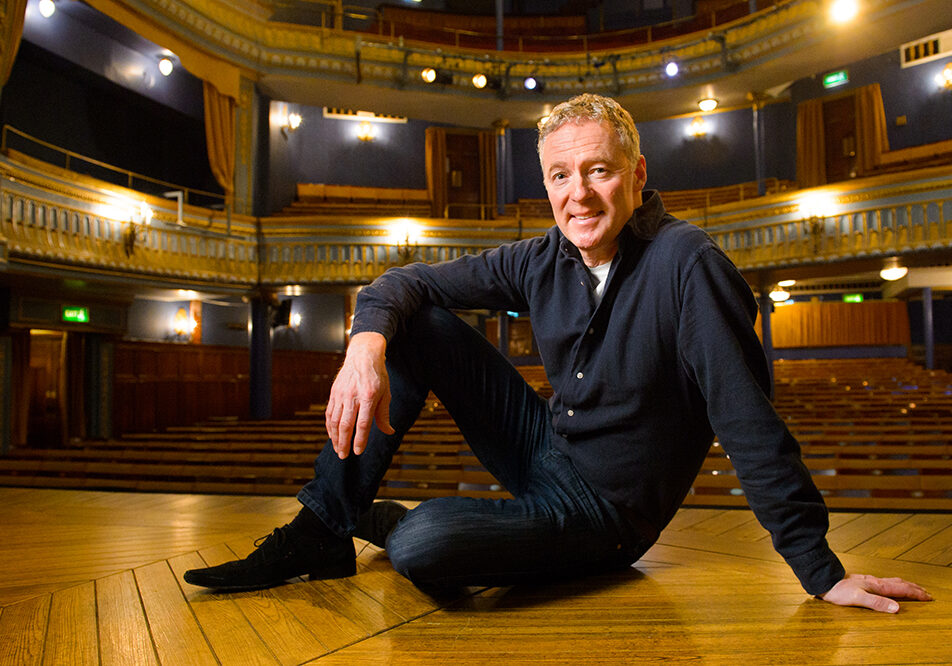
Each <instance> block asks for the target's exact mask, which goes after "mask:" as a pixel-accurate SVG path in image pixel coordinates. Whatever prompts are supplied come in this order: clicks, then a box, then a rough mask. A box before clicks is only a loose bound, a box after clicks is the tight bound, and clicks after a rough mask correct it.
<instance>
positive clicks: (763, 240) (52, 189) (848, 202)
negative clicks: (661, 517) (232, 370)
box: [0, 157, 952, 288]
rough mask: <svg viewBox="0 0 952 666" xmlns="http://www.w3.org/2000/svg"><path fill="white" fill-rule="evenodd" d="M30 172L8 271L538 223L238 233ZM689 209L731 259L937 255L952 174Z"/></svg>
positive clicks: (383, 243)
mask: <svg viewBox="0 0 952 666" xmlns="http://www.w3.org/2000/svg"><path fill="white" fill-rule="evenodd" d="M29 174H30V172H28V171H26V170H18V167H17V165H16V164H15V163H13V162H11V161H10V160H8V159H5V158H2V157H0V245H2V246H4V249H5V253H2V254H5V255H6V256H7V262H8V270H10V269H12V268H13V266H12V265H14V264H16V263H17V262H21V263H24V264H30V265H33V266H35V265H37V264H41V265H46V266H49V267H50V268H56V269H58V270H64V269H65V270H69V269H70V268H74V269H76V270H82V271H88V270H94V271H99V272H104V273H121V274H125V275H137V276H142V277H146V278H153V279H160V280H162V281H163V282H173V283H178V284H181V285H182V286H188V285H194V284H209V283H212V284H221V285H230V286H232V287H236V288H245V287H247V288H253V287H254V286H256V285H260V284H263V285H282V284H308V283H314V284H317V283H323V284H328V283H331V284H363V283H367V282H370V281H371V280H373V279H374V278H375V277H377V276H378V275H380V274H381V273H382V272H383V271H385V270H386V269H387V268H389V267H391V266H395V265H399V264H404V263H407V262H410V261H425V262H430V263H432V262H437V261H443V260H448V259H454V258H456V257H459V256H461V255H464V254H472V253H477V252H480V251H482V250H484V249H486V248H488V247H493V246H496V245H499V244H501V243H504V242H507V241H510V240H513V239H514V238H516V237H517V235H522V234H523V233H524V234H525V235H533V234H538V233H542V232H543V227H542V226H539V227H535V226H533V227H532V228H529V229H523V230H522V231H521V232H520V231H518V230H519V227H518V220H516V219H515V218H513V219H512V220H511V222H512V223H511V224H507V221H506V220H507V218H502V219H497V220H495V221H494V222H493V226H492V227H487V226H485V223H484V222H480V221H478V220H445V219H431V220H419V222H420V223H421V225H422V227H423V229H422V234H421V238H420V241H419V243H418V244H412V245H410V244H402V245H395V244H393V243H392V242H389V241H388V240H387V237H386V231H385V229H384V227H385V225H386V222H387V220H384V219H381V218H379V217H374V218H362V217H360V216H351V217H352V219H349V220H347V222H346V224H339V225H337V226H333V227H331V226H329V225H330V224H331V223H330V222H327V223H321V224H319V225H317V226H315V224H314V223H313V222H312V221H304V222H302V221H300V219H299V218H296V217H294V216H289V217H287V218H286V219H283V220H281V224H280V225H275V226H274V229H273V230H269V226H270V223H271V222H274V221H275V219H276V218H269V225H261V226H262V230H261V232H260V233H255V232H254V230H253V227H252V226H251V225H252V223H253V222H254V220H253V219H251V218H249V219H248V220H245V221H244V222H243V226H242V229H244V233H228V232H226V231H225V229H226V227H224V226H223V224H222V223H220V222H219V223H217V224H212V223H209V225H208V226H207V227H206V228H196V227H195V226H180V225H176V224H175V222H174V219H175V218H174V213H172V212H171V211H170V210H168V209H166V210H162V211H159V214H158V215H157V219H156V220H154V221H153V222H152V224H148V225H147V224H141V223H140V224H137V223H135V222H134V221H132V220H129V219H123V220H121V221H116V217H115V216H112V217H111V216H110V215H109V214H108V212H104V210H105V209H104V206H107V205H108V204H109V199H108V197H106V196H105V195H96V194H95V190H94V189H90V188H88V187H80V186H77V185H72V186H71V185H70V183H69V181H68V180H67V179H65V178H64V177H63V176H62V175H61V174H60V175H58V176H56V177H55V178H54V177H52V176H51V177H50V178H48V179H46V180H44V179H42V178H34V179H32V180H31V179H30V178H29V177H28V176H29ZM813 195H826V199H827V205H828V206H831V207H832V208H825V209H816V208H810V207H809V206H808V205H807V204H806V203H805V201H806V200H807V199H808V198H809V197H810V196H813ZM97 196H98V197H99V199H97ZM158 201H161V200H158ZM166 203H167V204H168V205H169V206H171V205H172V204H171V202H166ZM210 213H212V214H214V212H213V211H210ZM698 214H699V215H701V217H700V218H699V219H695V220H692V219H690V218H689V221H694V222H696V223H698V224H701V225H702V226H704V227H705V228H706V230H707V231H708V232H709V233H710V234H711V235H712V236H713V237H714V239H715V240H716V241H717V242H718V243H719V244H720V246H721V247H723V248H724V250H725V251H726V252H727V253H728V254H729V255H730V256H731V258H732V259H733V260H734V261H735V263H736V264H737V265H738V266H739V267H740V268H741V269H742V270H757V269H762V268H782V267H789V266H803V265H809V264H820V263H826V264H832V263H836V262H845V261H848V260H852V259H859V258H864V257H875V256H879V255H896V254H899V255H903V254H915V253H921V252H929V253H934V252H935V251H937V250H950V249H952V177H950V176H949V175H948V174H947V169H944V168H937V169H931V170H922V171H918V172H912V173H906V174H896V175H890V176H879V177H876V178H873V179H866V180H864V181H853V182H852V183H849V184H846V185H844V187H843V188H840V189H839V190H836V188H834V186H826V187H825V188H818V189H817V190H801V191H796V192H785V193H781V194H776V195H772V196H768V197H762V198H758V199H750V200H745V201H742V202H736V203H732V204H726V205H724V206H719V207H714V208H712V209H710V210H708V211H704V212H703V213H701V212H699V213H698ZM943 256H948V254H946V255H943Z"/></svg>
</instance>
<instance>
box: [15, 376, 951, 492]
mask: <svg viewBox="0 0 952 666" xmlns="http://www.w3.org/2000/svg"><path fill="white" fill-rule="evenodd" d="M519 371H520V372H521V373H522V374H523V376H524V377H526V379H527V381H528V382H529V383H530V384H531V385H532V386H535V387H537V388H538V390H539V392H540V393H542V394H551V388H550V387H549V386H548V382H547V380H546V378H545V372H544V370H543V369H542V368H541V367H538V366H523V367H520V368H519ZM775 373H776V377H777V392H778V396H777V400H776V406H777V409H778V411H779V412H780V414H781V416H783V417H784V418H785V420H786V423H787V425H788V427H789V428H790V430H791V432H792V433H793V434H794V435H795V436H796V438H797V439H798V441H799V442H800V445H801V451H802V455H803V460H804V464H805V465H806V467H807V469H809V470H810V472H811V474H812V475H813V477H814V479H815V481H816V484H817V486H818V487H819V488H820V490H821V492H822V493H823V494H824V496H825V497H826V499H827V501H828V503H829V504H830V506H832V507H835V508H839V507H849V508H856V509H876V508H883V509H915V508H916V507H920V508H922V509H928V510H949V509H952V395H950V394H952V388H950V387H952V375H950V374H949V373H944V372H939V371H925V370H923V369H922V368H921V367H918V366H915V365H913V364H911V363H909V362H908V361H905V360H904V359H873V360H868V359H866V360H856V361H852V360H851V361H802V362H801V361H783V362H778V363H776V364H775ZM824 373H825V374H824ZM910 403H914V404H915V407H912V406H910ZM323 409H324V406H323V405H320V404H316V405H312V406H311V407H310V408H309V409H308V410H305V411H303V412H301V413H300V414H299V415H298V416H296V417H295V418H293V419H284V420H275V421H265V422H262V421H239V420H237V419H227V418H226V419H222V418H219V419H211V420H209V421H208V422H204V423H200V424H196V425H195V426H192V427H176V428H170V429H168V430H167V431H165V432H162V433H136V434H127V435H125V436H123V437H121V438H117V439H113V440H107V441H96V442H81V443H79V444H78V445H76V446H69V447H66V448H62V449H47V450H44V449H26V450H14V451H13V452H12V453H11V455H8V456H5V457H3V458H0V484H7V485H44V486H51V487H77V488H116V489H129V490H156V491H165V492H215V493H243V494H256V493H260V494H280V495H289V494H294V493H296V492H297V490H298V489H299V487H300V485H301V484H303V483H305V482H306V481H307V480H309V479H310V478H311V475H312V463H313V458H314V456H315V455H316V453H317V452H318V451H319V449H320V448H321V447H322V446H324V443H325V441H326V436H325V433H324V424H323ZM443 495H462V496H471V497H489V498H499V497H506V496H508V494H507V492H506V491H505V489H503V488H502V487H500V485H499V484H498V482H497V481H496V480H495V479H494V478H493V477H492V476H491V475H490V474H489V473H488V472H487V471H486V470H485V469H484V468H483V467H482V466H481V465H480V463H479V461H478V460H477V459H476V457H475V456H474V455H473V453H472V451H471V450H470V449H469V447H468V445H467V444H466V442H465V441H464V440H463V437H462V435H461V434H460V432H459V430H458V428H457V427H456V425H455V423H454V422H453V420H452V418H450V416H449V414H448V413H447V412H446V410H445V408H443V406H442V405H441V404H440V403H439V401H438V400H436V398H435V396H430V398H429V399H428V401H427V403H426V406H425V407H424V410H423V412H422V414H421V416H420V419H419V420H418V422H417V423H416V424H415V425H414V427H413V428H412V429H411V430H410V431H409V432H408V433H407V435H406V437H405V438H404V442H403V445H402V447H401V448H400V450H399V451H398V452H397V454H396V455H395V456H394V458H393V461H392V465H391V467H390V469H389V470H388V471H387V473H386V475H385V477H384V479H383V481H382V483H381V486H380V491H379V496H380V497H391V498H399V499H423V498H427V497H438V496H443ZM686 503H688V504H694V505H712V506H741V505H743V504H745V503H746V502H745V499H744V496H743V491H742V490H741V488H740V484H739V481H738V479H737V476H736V474H735V472H734V470H733V468H732V466H731V463H730V461H729V459H728V458H727V457H726V456H725V454H724V451H723V449H722V448H721V447H720V446H719V445H718V444H716V443H715V446H713V447H712V448H711V450H710V452H709V454H708V456H707V458H706V459H705V461H704V463H703V466H702V469H701V472H700V473H699V475H698V477H697V479H696V480H695V483H694V486H693V488H692V490H691V494H690V495H689V497H688V498H687V500H686Z"/></svg>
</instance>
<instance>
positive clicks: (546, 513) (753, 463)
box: [185, 95, 930, 612]
mask: <svg viewBox="0 0 952 666" xmlns="http://www.w3.org/2000/svg"><path fill="white" fill-rule="evenodd" d="M538 146H539V155H540V159H541V163H542V171H543V178H544V182H545V188H546V191H547V193H548V196H549V201H550V202H551V204H552V212H553V215H554V216H555V226H554V227H552V228H551V229H549V230H548V232H547V233H546V234H545V235H544V236H541V237H535V238H531V239H528V240H524V241H519V242H515V243H511V244H508V245H503V246H501V247H498V248H495V249H492V250H488V251H486V252H483V253H481V254H479V255H475V256H465V257H461V258H459V259H457V260H455V261H451V262H446V263H441V264H435V265H425V264H412V265H409V266H406V267H402V268H394V269H391V270H389V271H387V272H386V273H385V274H384V275H382V276H381V277H380V278H378V279H377V280H376V281H374V283H373V284H371V285H370V286H368V287H366V288H364V289H363V290H362V291H361V292H360V294H359V296H358V300H357V308H356V312H355V316H354V324H353V329H352V331H353V334H352V337H351V342H350V344H349V346H348V348H347V354H346V356H345V360H344V363H343V366H342V367H341V370H340V372H339V374H338V375H337V378H336V379H335V381H334V384H333V387H332V389H331V395H330V399H329V402H328V405H327V413H326V426H327V431H328V435H329V436H330V442H329V445H328V446H325V447H324V449H323V451H322V452H321V454H320V455H319V456H318V459H317V461H316V462H315V466H314V471H315V475H314V479H313V480H312V481H311V482H309V483H308V484H307V485H306V486H304V488H303V489H302V490H301V492H300V493H299V495H298V499H299V500H300V501H301V503H302V504H303V507H302V509H301V511H300V513H299V514H298V515H297V517H296V518H295V519H294V520H293V521H292V522H291V523H290V524H288V525H286V526H284V527H280V528H278V529H276V530H275V531H274V532H273V533H272V535H271V536H269V537H268V539H267V540H265V541H264V543H262V544H261V545H260V546H259V547H258V549H257V550H255V551H254V552H253V553H252V554H251V555H249V556H248V557H247V558H245V559H243V560H238V561H234V562H229V563H226V564H222V565H220V566H216V567H210V568H206V569H197V570H192V571H189V572H187V573H186V574H185V580H186V581H188V582H190V583H193V584H196V585H202V586H206V587H210V588H215V589H218V590H243V589H254V588H261V587H268V586H272V585H276V584H280V583H282V582H284V581H285V580H287V579H288V578H292V577H295V576H299V575H303V574H309V575H310V576H311V578H332V577H340V576H347V575H351V574H353V573H354V571H355V556H354V546H353V541H352V539H351V537H352V536H358V537H361V538H365V539H369V540H371V541H374V542H375V543H378V544H380V545H384V546H385V547H386V549H387V552H388V555H389V557H390V560H391V562H392V564H393V566H394V568H395V569H396V570H397V571H398V572H400V573H401V574H403V575H404V576H406V577H407V578H408V579H410V580H411V581H412V582H414V583H415V584H417V585H419V586H423V587H433V586H455V585H507V584H513V583H519V582H523V581H538V580H548V579H555V578H558V577H564V576H576V575H581V574H585V573H592V572H604V571H611V570H617V569H622V568H625V567H628V566H630V565H631V564H632V563H633V562H635V561H637V560H638V558H639V557H641V555H643V554H644V553H645V551H647V550H648V548H650V547H651V545H652V544H653V543H654V542H655V541H656V539H657V538H658V535H659V534H660V532H661V530H662V529H663V528H664V526H665V525H667V523H668V522H669V521H670V520H671V518H672V517H673V516H674V514H675V512H676V511H677V510H678V507H679V506H680V504H681V502H682V501H683V499H684V497H685V496H686V494H687V493H688V491H689V490H690V487H691V484H692V481H693V480H694V477H695V476H696V474H697V472H698V470H699V469H700V467H701V464H702V462H703V460H704V458H705V456H706V454H707V451H708V449H709V447H710V445H711V443H712V440H713V438H714V434H715V433H716V434H717V437H718V439H719V441H720V443H721V445H722V446H723V447H724V450H725V451H726V452H727V453H728V455H729V456H730V459H731V462H732V464H733V466H734V468H735V469H736V471H737V476H738V478H739V479H740V482H741V484H742V487H743V489H744V493H745V496H746V498H747V501H748V502H749V504H750V506H751V508H752V509H753V510H754V513H755V514H756V516H757V518H758V519H759V520H760V522H761V523H762V524H763V525H764V527H766V528H767V529H768V530H769V531H770V533H771V535H772V536H773V544H774V547H775V548H776V549H777V551H778V552H779V553H780V554H781V555H782V556H783V557H784V559H785V560H786V561H787V563H788V564H789V565H790V567H791V568H792V569H793V571H794V573H795V574H796V575H797V577H798V578H799V580H800V582H801V584H802V585H803V587H804V589H805V590H806V591H807V592H808V593H810V594H813V595H817V596H819V597H821V598H823V599H825V600H827V601H830V602H832V603H835V604H842V605H858V606H867V607H869V608H873V609H876V610H881V611H890V612H895V611H896V610H898V607H899V605H898V604H897V603H896V602H895V601H894V600H893V599H892V598H891V597H893V598H902V597H904V598H910V599H919V600H927V599H929V598H930V597H929V595H928V593H926V592H925V590H923V589H922V588H921V587H919V586H918V585H915V584H913V583H909V582H906V581H903V580H900V579H880V578H874V577H871V576H860V575H846V572H845V570H844V569H843V566H842V565H841V564H840V562H839V560H838V559H837V557H836V555H834V554H833V552H832V551H831V550H830V548H829V546H828V545H827V542H826V531H827V528H828V520H827V511H826V507H825V505H824V503H823V500H822V497H821V496H820V494H819V492H818V491H817V489H816V487H815V486H814V484H813V482H812V480H811V478H810V474H809V472H808V471H807V470H806V468H805V466H804V465H803V463H802V461H801V459H800V450H799V446H798V444H797V442H796V440H795V439H794V438H793V436H792V435H791V434H790V433H789V431H788V430H787V428H786V426H785V425H784V423H783V421H782V420H781V419H780V417H779V416H778V415H777V413H776V412H775V411H774V409H773V406H772V405H771V402H770V398H769V392H770V377H769V373H768V367H767V361H766V359H765V356H764V353H763V349H762V347H761V345H760V343H759V340H758V339H757V336H756V334H755V332H754V328H753V322H754V319H755V318H756V314H757V308H756V302H755V300H754V298H753V296H752V294H751V292H750V288H749V287H748V285H747V283H746V282H745V281H744V279H743V278H742V277H741V275H740V273H739V272H738V271H737V269H736V268H735V267H734V265H733V264H732V263H731V262H730V260H729V259H728V258H727V256H726V255H725V254H724V253H723V252H722V251H721V250H720V249H719V248H718V246H717V245H716V244H715V243H714V242H713V241H712V240H711V238H710V237H708V236H707V235H706V234H705V233H704V232H703V231H702V230H700V229H698V228H697V227H694V226H692V225H690V224H688V223H686V222H684V221H680V220H677V219H675V218H674V217H672V216H671V215H668V214H667V213H666V212H665V210H664V206H663V204H662V202H661V199H660V197H659V196H658V194H657V193H656V192H645V193H644V194H643V193H642V188H643V187H644V185H645V180H646V167H645V159H644V157H643V156H642V155H641V153H640V148H639V138H638V133H637V130H636V129H635V125H634V123H633V121H632V119H631V116H630V115H629V114H628V112H627V111H625V110H624V109H622V108H621V107H620V106H619V105H618V104H617V103H616V102H615V101H614V100H611V99H608V98H604V97H599V96H596V95H581V96H579V97H576V98H573V99H571V100H569V101H568V102H565V103H563V104H560V105H559V106H557V107H556V108H555V109H554V110H553V111H552V113H551V115H550V116H549V118H548V120H546V121H545V122H544V123H540V127H539V140H538ZM448 308H458V309H467V308H486V309H491V310H501V311H506V310H514V311H520V312H525V311H528V312H529V314H530V316H531V319H532V327H533V332H534V334H535V336H536V339H537V342H538V345H539V350H540V353H541V356H542V359H543V363H544V365H545V369H546V372H547V374H548V377H549V380H550V383H551V385H552V388H553V390H554V395H553V396H552V398H551V399H550V400H549V401H548V402H545V401H543V400H542V399H541V398H540V397H539V396H538V395H537V394H536V393H535V392H534V391H533V390H532V389H531V388H530V387H529V386H528V385H527V384H526V382H525V381H524V380H523V379H522V377H521V376H520V375H519V373H518V372H517V371H516V370H515V368H513V366H512V365H511V364H510V363H509V362H508V361H507V360H506V359H505V358H504V357H503V356H502V355H501V354H500V353H499V352H498V351H497V350H496V349H495V348H494V347H493V346H492V345H490V344H489V343H488V342H487V341H486V340H485V339H484V338H483V337H482V336H481V335H480V334H479V333H478V332H476V331H475V330H474V329H473V328H472V327H470V326H469V325H467V324H466V323H464V322H463V321H462V320H460V319H459V318H457V317H456V316H455V315H453V314H452V313H451V312H450V311H449V310H448ZM431 390H432V391H433V393H435V394H436V396H437V397H438V398H439V399H440V401H441V402H442V403H443V404H444V405H445V406H446V408H447V409H448V410H449V413H450V414H451V415H452V416H453V418H454V419H455V421H456V423H457V425H458V426H459V428H460V431H461V432H462V434H463V436H464V437H465V438H466V441H467V443H468V444H469V446H470V448H471V449H472V451H473V453H475V454H476V456H477V457H478V458H479V460H480V461H481V462H482V463H483V465H485V467H486V469H488V470H489V471H490V472H491V473H492V474H493V475H494V476H495V477H496V478H497V479H498V480H499V481H500V482H501V483H502V484H503V485H504V486H505V487H506V489H507V490H509V492H511V493H512V495H513V496H514V499H511V500H495V501H494V500H488V499H474V498H464V497H445V498H439V499H433V500H429V501H426V502H423V503H421V504H420V505H419V506H418V507H417V508H415V509H413V510H412V511H409V512H405V509H403V508H402V507H401V506H400V505H398V504H396V503H393V502H381V503H376V504H374V497H375V495H376V492H377V488H378V486H379V483H380V481H381V479H382V478H383V475H384V473H385V472H386V470H387V468H388V466H389V464H390V461H391V458H392V456H393V455H394V453H395V451H396V450H397V447H398V446H399V445H400V441H401V439H402V437H403V435H404V433H406V432H407V430H408V429H409V428H410V427H411V426H412V425H413V422H414V421H415V420H416V418H417V416H418V415H419V413H420V410H421V409H422V407H423V404H424V401H425V400H426V397H427V395H428V393H429V392H430V391H431ZM351 454H353V455H351Z"/></svg>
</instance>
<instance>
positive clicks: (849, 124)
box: [823, 95, 856, 183]
mask: <svg viewBox="0 0 952 666" xmlns="http://www.w3.org/2000/svg"><path fill="white" fill-rule="evenodd" d="M823 135H824V148H825V153H826V182H828V183H836V182H839V181H841V180H849V179H850V178H855V177H856V104H855V102H854V98H853V95H849V96H847V97H839V98H836V99H831V100H829V101H826V102H823Z"/></svg>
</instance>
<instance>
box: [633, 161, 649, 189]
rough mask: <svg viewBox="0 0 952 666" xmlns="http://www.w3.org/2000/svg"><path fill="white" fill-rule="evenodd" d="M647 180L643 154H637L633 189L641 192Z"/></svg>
mask: <svg viewBox="0 0 952 666" xmlns="http://www.w3.org/2000/svg"><path fill="white" fill-rule="evenodd" d="M647 182H648V170H647V166H646V165H645V156H644V155H639V156H638V164H636V165H635V191H636V192H641V190H642V189H644V187H645V183H647Z"/></svg>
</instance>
